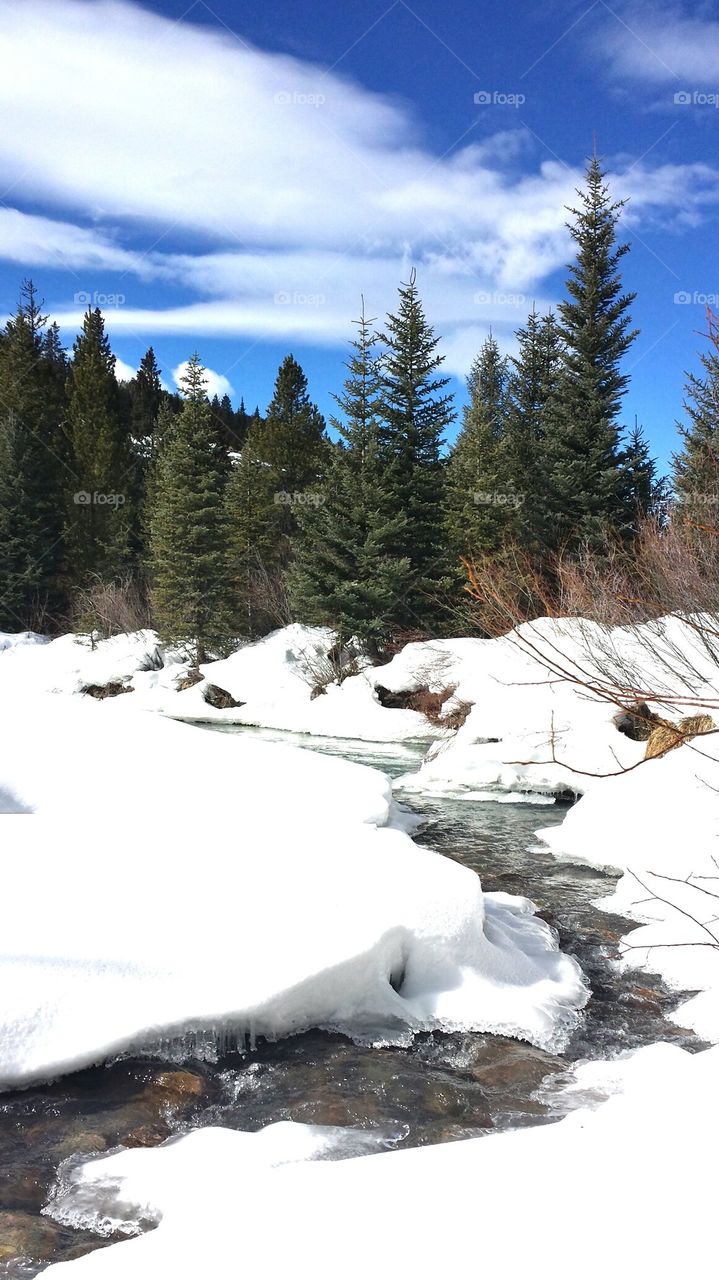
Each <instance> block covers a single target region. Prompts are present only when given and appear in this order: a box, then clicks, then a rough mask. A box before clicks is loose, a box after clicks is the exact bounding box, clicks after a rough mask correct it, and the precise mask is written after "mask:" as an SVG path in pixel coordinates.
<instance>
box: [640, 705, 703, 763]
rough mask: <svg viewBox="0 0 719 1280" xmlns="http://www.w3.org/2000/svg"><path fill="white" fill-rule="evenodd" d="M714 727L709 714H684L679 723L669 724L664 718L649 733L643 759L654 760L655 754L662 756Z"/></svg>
mask: <svg viewBox="0 0 719 1280" xmlns="http://www.w3.org/2000/svg"><path fill="white" fill-rule="evenodd" d="M716 727H717V726H716V725H715V723H714V721H713V720H712V718H711V716H707V715H700V716H685V717H684V719H683V720H680V721H679V724H670V723H669V722H668V721H667V720H664V721H662V722H661V724H658V725H657V726H656V727H655V728H654V729H653V730H652V732H651V734H650V735H649V738H648V739H647V747H646V751H645V752H644V759H645V760H654V759H656V758H657V756H664V755H666V753H667V752H668V751H673V750H674V748H675V747H680V746H681V745H682V743H684V742H691V741H692V739H693V738H698V737H701V736H702V734H705V733H712V732H713V731H714V730H715V729H716Z"/></svg>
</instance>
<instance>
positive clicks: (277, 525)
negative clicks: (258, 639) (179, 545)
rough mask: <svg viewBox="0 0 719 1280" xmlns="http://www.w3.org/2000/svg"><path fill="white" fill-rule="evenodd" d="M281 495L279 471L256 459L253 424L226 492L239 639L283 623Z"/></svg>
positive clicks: (230, 574) (230, 573)
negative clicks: (280, 610)
mask: <svg viewBox="0 0 719 1280" xmlns="http://www.w3.org/2000/svg"><path fill="white" fill-rule="evenodd" d="M277 494H278V490H277V480H276V476H275V472H274V470H273V468H272V467H270V466H269V464H268V463H267V462H264V461H263V460H262V459H261V458H260V457H259V455H258V450H257V442H256V425H253V427H252V428H251V429H250V431H249V433H248V435H247V438H246V440H245V444H244V447H243V449H242V452H241V454H240V457H239V459H238V460H237V461H236V462H235V464H234V465H233V467H232V470H231V472H230V477H229V480H228V482H227V490H226V519H227V547H228V558H227V574H228V581H229V583H230V585H231V590H232V602H233V613H234V617H235V631H236V632H237V634H238V635H246V636H255V635H261V634H264V633H265V632H266V631H267V630H269V629H270V628H271V627H272V626H274V625H277V622H278V620H279V619H278V617H277V614H276V608H275V606H276V605H277V601H278V599H279V598H281V597H282V594H283V584H284V553H285V552H286V543H285V538H284V537H283V524H282V522H283V516H284V508H283V506H282V505H281V504H280V503H279V502H278V501H277Z"/></svg>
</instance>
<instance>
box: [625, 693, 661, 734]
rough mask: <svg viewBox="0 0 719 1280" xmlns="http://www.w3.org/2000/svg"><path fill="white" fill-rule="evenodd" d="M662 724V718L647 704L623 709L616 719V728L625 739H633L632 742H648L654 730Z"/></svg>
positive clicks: (633, 705) (635, 703)
mask: <svg viewBox="0 0 719 1280" xmlns="http://www.w3.org/2000/svg"><path fill="white" fill-rule="evenodd" d="M662 723H663V721H662V718H661V716H658V715H657V714H656V712H655V711H652V710H651V709H650V707H648V706H647V704H646V702H633V703H632V705H631V706H630V707H622V710H621V711H619V712H618V714H617V715H616V716H615V717H614V727H615V728H616V729H618V730H619V732H620V733H623V734H624V736H625V738H631V740H632V742H646V741H647V739H648V738H649V737H651V734H652V730H653V729H654V728H655V727H656V726H657V725H658V724H662Z"/></svg>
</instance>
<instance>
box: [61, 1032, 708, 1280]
mask: <svg viewBox="0 0 719 1280" xmlns="http://www.w3.org/2000/svg"><path fill="white" fill-rule="evenodd" d="M718 1069H719V1049H713V1050H710V1051H708V1052H706V1053H702V1054H698V1055H695V1056H692V1055H691V1054H688V1053H685V1052H684V1051H683V1050H681V1049H678V1048H675V1047H671V1046H669V1045H655V1046H652V1047H651V1048H648V1049H642V1050H640V1051H639V1052H638V1053H637V1054H635V1055H633V1057H632V1058H629V1059H623V1060H621V1062H620V1063H619V1064H618V1065H616V1066H614V1067H613V1069H612V1071H611V1073H610V1074H611V1077H612V1078H611V1079H609V1078H608V1077H607V1073H606V1072H605V1074H604V1076H603V1077H602V1078H601V1079H599V1078H597V1074H598V1068H597V1066H596V1065H595V1064H591V1068H590V1069H588V1074H585V1075H584V1076H583V1074H582V1073H583V1072H584V1071H585V1069H584V1068H582V1069H580V1072H579V1073H578V1077H577V1088H578V1089H581V1090H584V1093H585V1095H587V1096H588V1093H589V1091H590V1090H592V1089H593V1090H594V1094H595V1096H594V1098H593V1105H595V1106H596V1103H597V1101H599V1099H600V1098H606V1097H607V1095H608V1094H609V1095H610V1096H609V1097H608V1100H607V1101H605V1102H604V1103H603V1105H600V1106H599V1107H598V1108H597V1109H595V1110H592V1111H587V1110H580V1111H576V1112H574V1113H573V1114H572V1115H570V1116H569V1117H567V1118H566V1119H565V1120H562V1121H561V1122H559V1123H557V1124H553V1125H548V1126H543V1127H540V1128H535V1129H523V1130H519V1131H516V1132H514V1133H504V1134H499V1135H497V1136H489V1137H483V1138H480V1139H470V1140H467V1141H463V1142H454V1143H447V1144H444V1145H440V1146H434V1147H422V1148H414V1149H408V1150H401V1149H400V1150H398V1151H388V1152H384V1153H382V1154H378V1155H365V1156H363V1157H362V1158H361V1159H352V1158H350V1159H344V1160H338V1161H335V1162H327V1161H322V1160H318V1158H317V1156H318V1143H321V1141H322V1139H321V1137H319V1136H318V1135H319V1131H318V1130H316V1129H314V1130H312V1129H310V1130H305V1128H304V1126H301V1125H288V1124H284V1125H273V1126H270V1127H269V1128H268V1129H265V1130H263V1131H262V1132H261V1133H259V1134H246V1133H238V1132H234V1131H230V1130H222V1129H205V1130H203V1131H200V1132H197V1133H192V1134H190V1135H189V1136H187V1137H184V1138H181V1139H179V1140H174V1141H172V1142H170V1143H166V1144H165V1145H164V1146H163V1147H160V1148H157V1149H155V1150H142V1149H140V1150H133V1151H125V1152H119V1153H117V1154H115V1155H111V1156H107V1157H102V1158H100V1159H96V1160H92V1161H89V1162H86V1163H85V1164H83V1165H81V1166H78V1167H76V1168H75V1169H74V1170H73V1173H72V1179H71V1181H70V1184H69V1185H68V1184H67V1183H66V1184H65V1185H64V1186H63V1187H62V1188H61V1190H60V1193H59V1197H58V1200H57V1201H55V1202H54V1203H53V1204H52V1205H51V1212H52V1213H53V1214H55V1213H57V1212H58V1211H59V1212H60V1213H61V1214H64V1215H65V1217H64V1220H65V1221H67V1220H68V1218H67V1216H66V1215H67V1214H68V1213H71V1212H72V1211H73V1205H75V1207H76V1212H77V1213H78V1215H79V1218H80V1220H83V1221H85V1222H87V1221H91V1220H92V1221H97V1218H98V1216H100V1217H101V1216H103V1215H104V1216H105V1217H106V1218H107V1219H109V1220H112V1221H119V1222H123V1223H124V1224H125V1226H126V1227H127V1226H130V1227H132V1228H134V1229H137V1227H138V1226H139V1225H141V1223H156V1224H157V1225H156V1227H155V1228H154V1229H153V1230H150V1231H148V1232H146V1234H143V1235H138V1236H135V1238H133V1239H130V1240H126V1241H124V1242H122V1243H120V1244H116V1245H111V1246H110V1247H108V1248H105V1249H100V1250H97V1251H96V1252H94V1253H91V1254H88V1255H86V1256H85V1257H82V1258H79V1259H77V1260H76V1261H73V1262H67V1263H63V1264H59V1265H55V1266H51V1267H49V1268H48V1269H47V1271H45V1272H44V1273H43V1274H44V1275H47V1276H48V1277H51V1280H65V1278H66V1277H67V1280H75V1278H76V1277H77V1280H115V1278H117V1280H120V1277H121V1278H122V1280H127V1277H128V1276H132V1277H133V1280H157V1277H158V1276H172V1277H173V1280H197V1277H199V1276H225V1275H234V1274H236V1273H239V1272H241V1273H242V1274H247V1273H249V1272H257V1273H259V1274H263V1273H269V1274H270V1275H286V1274H291V1273H292V1272H294V1271H296V1270H297V1269H298V1268H300V1269H305V1267H306V1265H307V1260H308V1259H311V1267H312V1272H313V1275H316V1276H317V1277H318V1280H330V1277H333V1276H335V1275H336V1274H337V1270H338V1268H339V1269H341V1271H342V1273H343V1275H346V1276H348V1277H349V1278H350V1280H360V1277H366V1276H367V1274H368V1273H369V1272H373V1273H375V1274H378V1275H382V1276H389V1275H400V1274H409V1275H416V1276H422V1277H424V1276H431V1275H443V1274H448V1273H450V1272H452V1273H457V1274H460V1275H461V1274H475V1273H476V1272H477V1270H478V1269H479V1270H481V1272H482V1273H484V1272H486V1273H487V1274H492V1275H502V1276H505V1277H508V1280H524V1278H525V1277H526V1276H527V1275H531V1276H533V1277H536V1278H537V1280H550V1278H551V1280H554V1277H556V1275H557V1269H558V1267H561V1266H562V1265H563V1263H562V1259H564V1260H565V1263H566V1260H567V1259H569V1260H573V1259H574V1260H577V1266H578V1267H579V1268H580V1269H581V1274H582V1276H583V1277H586V1278H587V1280H606V1277H607V1276H611V1275H615V1274H617V1268H618V1267H619V1269H620V1271H621V1273H622V1274H624V1275H628V1276H634V1277H645V1276H646V1277H650V1276H651V1277H652V1280H670V1278H672V1280H673V1278H674V1277H676V1276H677V1275H683V1274H686V1273H687V1272H694V1271H697V1272H699V1271H701V1272H702V1273H703V1272H705V1271H706V1270H707V1268H709V1269H710V1270H711V1259H712V1258H713V1257H714V1256H715V1250H716V1241H715V1211H714V1202H715V1187H714V1179H713V1178H712V1176H711V1154H710V1153H711V1152H712V1151H713V1150H715V1149H716V1145H717V1141H718V1140H719V1110H718V1109H717V1107H716V1105H715V1098H716V1078H717V1070H718ZM599 1070H601V1068H599ZM590 1075H591V1076H592V1079H591V1080H590V1079H589V1076H590ZM672 1099H674V1100H676V1101H675V1102H674V1103H672V1102H671V1101H670V1100H672ZM679 1100H681V1101H680V1102H679ZM708 1153H709V1156H708ZM238 1241H240V1242H241V1257H238ZM480 1255H481V1256H480Z"/></svg>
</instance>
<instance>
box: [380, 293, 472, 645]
mask: <svg viewBox="0 0 719 1280" xmlns="http://www.w3.org/2000/svg"><path fill="white" fill-rule="evenodd" d="M381 341H382V343H383V345H384V352H383V356H382V362H381V366H380V386H379V397H378V398H379V433H378V436H379V454H380V463H381V467H382V470H383V484H384V489H385V497H386V509H387V510H392V511H395V512H401V513H402V514H403V515H404V516H405V517H406V522H405V523H404V525H403V527H402V529H399V530H398V531H397V535H396V536H395V537H394V538H393V539H392V542H391V545H390V546H388V547H387V551H388V553H389V554H391V556H392V557H393V559H394V560H395V562H396V563H398V564H401V563H402V562H403V561H407V562H408V564H409V566H410V571H411V582H410V584H409V585H408V587H407V590H406V592H405V594H404V596H403V598H402V600H401V601H399V602H398V603H397V605H396V606H395V609H394V611H393V613H394V616H393V621H394V623H395V625H396V626H397V627H410V628H413V627H417V625H418V624H419V625H420V626H421V627H426V626H427V625H428V624H429V623H430V622H431V620H432V619H433V618H434V617H435V616H436V612H437V603H436V596H437V591H438V589H439V588H440V586H441V584H442V583H443V582H444V581H445V574H446V547H445V540H444V527H443V518H444V512H443V480H444V467H443V464H442V461H441V459H440V448H441V444H442V437H443V433H444V430H445V428H446V427H448V426H449V424H450V423H451V422H452V421H453V417H454V413H453V409H452V396H451V395H448V394H446V392H445V387H446V386H447V383H448V381H449V379H447V378H443V377H441V376H438V371H439V369H440V368H441V365H442V362H443V359H444V357H443V356H439V355H437V346H438V343H439V339H438V338H437V337H435V334H434V331H433V330H432V328H431V326H430V325H429V324H428V322H427V319H426V317H425V314H424V310H423V307H422V302H421V300H420V297H419V292H418V289H417V283H416V273H415V271H414V270H413V271H412V273H411V275H410V279H409V281H408V282H407V283H406V284H401V285H400V288H399V304H398V307H397V311H396V312H395V313H394V314H390V315H389V316H388V317H387V325H386V329H385V332H384V333H383V334H382V335H381Z"/></svg>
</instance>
